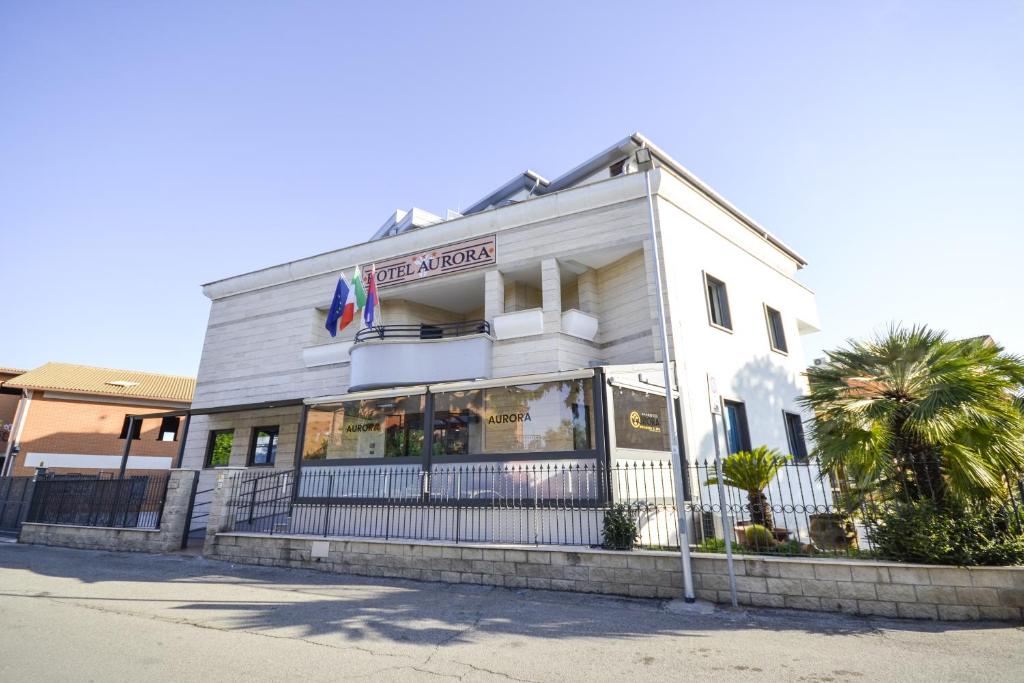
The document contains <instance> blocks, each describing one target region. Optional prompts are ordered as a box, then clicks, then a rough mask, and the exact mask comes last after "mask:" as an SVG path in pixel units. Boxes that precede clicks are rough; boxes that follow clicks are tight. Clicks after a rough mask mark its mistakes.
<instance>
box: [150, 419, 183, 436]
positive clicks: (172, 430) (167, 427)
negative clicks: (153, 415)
mask: <svg viewBox="0 0 1024 683" xmlns="http://www.w3.org/2000/svg"><path fill="white" fill-rule="evenodd" d="M180 421H181V418H178V417H164V418H161V419H160V432H159V434H157V437H156V439H157V441H177V440H178V424H179V423H180Z"/></svg>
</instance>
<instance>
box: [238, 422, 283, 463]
mask: <svg viewBox="0 0 1024 683" xmlns="http://www.w3.org/2000/svg"><path fill="white" fill-rule="evenodd" d="M259 432H266V433H268V434H269V433H270V432H273V433H274V441H273V444H274V453H273V455H272V456H271V458H270V462H260V463H258V462H256V435H257V434H258V433H259ZM280 445H281V425H265V426H263V427H253V428H252V430H251V431H250V432H249V456H248V457H247V458H246V461H245V465H246V467H273V466H274V465H275V463H276V462H277V448H278V446H280Z"/></svg>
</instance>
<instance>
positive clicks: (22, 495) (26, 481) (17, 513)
mask: <svg viewBox="0 0 1024 683" xmlns="http://www.w3.org/2000/svg"><path fill="white" fill-rule="evenodd" d="M34 481H35V478H34V477H0V533H4V534H16V533H17V532H18V530H19V529H20V528H21V523H22V522H24V521H25V516H26V515H27V514H28V508H29V503H30V502H31V500H32V491H33V486H34Z"/></svg>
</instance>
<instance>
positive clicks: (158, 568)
mask: <svg viewBox="0 0 1024 683" xmlns="http://www.w3.org/2000/svg"><path fill="white" fill-rule="evenodd" d="M0 568H6V569H15V570H17V569H22V570H27V571H30V572H34V573H36V574H40V575H45V576H54V577H66V578H72V579H76V580H78V581H81V582H82V583H84V584H99V583H102V582H129V586H128V588H126V589H125V590H124V591H123V594H118V595H116V596H109V595H104V596H99V597H97V596H95V595H90V594H89V593H90V591H82V594H81V595H75V594H73V593H75V591H65V592H66V593H68V595H54V594H51V593H36V594H32V593H26V592H24V591H23V590H19V586H17V585H11V583H10V581H9V580H8V581H3V582H2V583H0V596H10V597H20V598H29V599H30V598H33V597H38V598H47V599H67V600H69V601H75V602H79V603H94V602H95V603H100V604H101V603H108V604H109V603H120V604H124V603H133V602H137V603H152V604H153V605H154V606H159V604H160V603H167V604H165V605H164V606H163V608H162V609H169V610H174V611H175V612H181V613H183V614H184V615H187V616H186V617H185V618H189V619H193V620H197V621H204V622H205V621H211V622H215V623H217V624H218V626H219V627H221V628H227V629H239V630H247V631H265V630H275V629H282V628H290V629H296V630H298V631H300V632H301V633H302V634H303V636H305V637H318V636H327V635H333V636H337V637H341V638H343V639H345V640H348V641H353V642H358V641H360V640H365V639H374V640H379V639H381V638H383V639H387V640H390V641H394V642H411V643H418V644H432V645H437V646H443V645H450V644H455V643H458V642H461V641H462V640H463V637H464V635H465V634H466V633H468V632H469V631H474V632H477V633H481V632H482V633H492V634H499V635H502V636H504V637H506V638H507V642H508V643H509V647H516V645H515V643H516V636H522V637H524V638H526V637H530V638H557V639H566V638H587V639H605V638H611V639H634V638H646V637H650V636H656V635H672V636H678V637H680V638H683V639H691V638H702V637H706V636H704V635H702V633H710V632H714V631H720V630H726V631H728V630H736V629H744V630H750V629H763V630H766V631H778V630H785V631H797V632H806V633H816V634H823V635H849V634H854V635H856V634H870V633H878V632H881V631H888V632H891V631H911V632H924V633H939V632H951V631H965V630H981V629H990V628H1000V629H1005V628H1007V627H1008V625H1007V624H999V623H986V622H928V621H911V620H882V619H867V618H858V617H849V616H843V615H831V614H818V613H814V612H794V611H781V610H749V611H732V610H719V611H717V612H715V613H714V614H710V615H697V614H693V615H689V614H674V613H671V612H668V611H666V610H664V609H663V608H662V606H663V603H662V602H661V601H656V600H638V599H628V598H613V597H607V596H596V595H583V594H574V593H559V592H552V591H534V590H528V591H527V590H522V591H518V590H517V591H513V590H510V589H503V588H492V587H486V586H469V585H449V584H442V583H427V582H417V581H407V580H402V579H385V578H367V577H360V576H348V575H337V574H322V573H319V572H315V571H309V570H297V569H279V568H272V567H252V566H243V565H232V564H228V563H225V562H215V561H208V560H205V559H203V558H193V557H183V556H173V555H170V556H169V555H162V556H161V555H143V554H131V553H108V552H97V551H84V550H67V549H59V548H41V547H33V546H11V545H6V546H3V547H0ZM5 574H6V572H5ZM147 583H148V584H154V585H155V587H144V586H143V585H142V584H147ZM4 584H6V585H4ZM136 585H138V588H135V586H136ZM221 587H222V588H221ZM238 587H244V588H246V589H253V588H255V589H262V590H265V591H266V595H265V597H266V599H262V598H263V596H260V599H243V600H237V599H232V598H233V596H232V593H233V592H236V589H237V588H238ZM211 588H212V590H211ZM219 592H223V593H224V599H219V598H218V596H217V593H219ZM248 592H249V593H251V591H248ZM200 596H202V599H197V598H199V597H200ZM211 596H212V597H211ZM503 642H506V641H505V640H503Z"/></svg>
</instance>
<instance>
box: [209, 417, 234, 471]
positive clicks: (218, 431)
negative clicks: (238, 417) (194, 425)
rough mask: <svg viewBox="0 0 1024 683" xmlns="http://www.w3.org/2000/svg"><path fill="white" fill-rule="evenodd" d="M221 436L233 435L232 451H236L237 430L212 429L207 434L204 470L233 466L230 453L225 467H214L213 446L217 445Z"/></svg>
mask: <svg viewBox="0 0 1024 683" xmlns="http://www.w3.org/2000/svg"><path fill="white" fill-rule="evenodd" d="M219 434H231V449H232V450H234V447H235V429H234V428H233V427H232V428H229V429H211V430H210V431H209V433H208V434H207V436H206V453H205V454H204V455H203V469H204V470H209V469H216V468H217V467H227V466H228V465H230V464H231V453H230V452H229V453H228V461H227V463H225V464H223V465H214V464H213V462H212V461H213V446H214V444H215V443H216V441H217V436H218V435H219Z"/></svg>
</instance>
